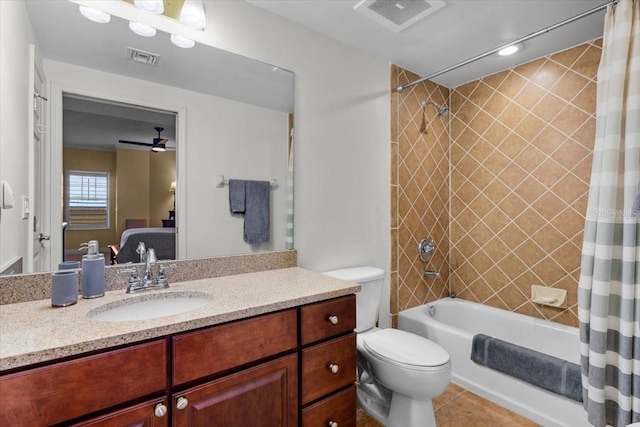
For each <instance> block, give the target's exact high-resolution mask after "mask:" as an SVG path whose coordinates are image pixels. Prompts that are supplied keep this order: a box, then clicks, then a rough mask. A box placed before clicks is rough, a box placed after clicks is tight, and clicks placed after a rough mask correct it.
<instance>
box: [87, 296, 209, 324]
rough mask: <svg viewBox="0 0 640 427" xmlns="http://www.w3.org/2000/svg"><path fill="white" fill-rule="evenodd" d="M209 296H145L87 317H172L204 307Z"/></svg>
mask: <svg viewBox="0 0 640 427" xmlns="http://www.w3.org/2000/svg"><path fill="white" fill-rule="evenodd" d="M209 303H211V296H210V295H209V294H206V293H204V292H190V291H185V292H167V293H162V294H145V295H140V296H137V297H132V298H128V299H125V300H122V301H116V302H112V303H109V304H105V305H103V306H100V307H97V308H94V309H93V310H91V311H90V312H89V313H87V317H88V318H89V319H90V320H95V321H99V322H125V321H133V320H149V319H156V318H158V317H165V316H172V315H174V314H180V313H185V312H187V311H191V310H195V309H197V308H201V307H204V306H205V305H207V304H209Z"/></svg>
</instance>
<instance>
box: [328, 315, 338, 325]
mask: <svg viewBox="0 0 640 427" xmlns="http://www.w3.org/2000/svg"><path fill="white" fill-rule="evenodd" d="M329 322H331V323H332V324H334V325H337V324H338V316H329Z"/></svg>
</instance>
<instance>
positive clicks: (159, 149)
mask: <svg viewBox="0 0 640 427" xmlns="http://www.w3.org/2000/svg"><path fill="white" fill-rule="evenodd" d="M151 151H155V152H156V153H162V152H163V151H167V149H166V148H165V146H164V144H158V145H154V146H153V147H151Z"/></svg>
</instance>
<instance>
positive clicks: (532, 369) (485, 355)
mask: <svg viewBox="0 0 640 427" xmlns="http://www.w3.org/2000/svg"><path fill="white" fill-rule="evenodd" d="M471 360H473V361H474V362H476V363H479V364H481V365H485V366H487V367H489V368H491V369H495V370H496V371H499V372H502V373H504V374H507V375H510V376H512V377H515V378H518V379H520V380H522V381H526V382H528V383H529V384H533V385H535V386H537V387H540V388H543V389H545V390H548V391H551V392H553V393H556V394H560V395H562V396H565V397H568V398H570V399H573V400H577V401H578V402H582V380H581V378H580V366H579V365H578V364H576V363H571V362H568V361H566V360H563V359H559V358H557V357H553V356H549V355H548V354H544V353H540V352H538V351H535V350H531V349H528V348H525V347H521V346H519V345H515V344H512V343H508V342H506V341H502V340H499V339H497V338H493V337H490V336H487V335H483V334H478V335H475V336H474V337H473V342H472V344H471Z"/></svg>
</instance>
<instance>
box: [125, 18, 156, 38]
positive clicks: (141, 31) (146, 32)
mask: <svg viewBox="0 0 640 427" xmlns="http://www.w3.org/2000/svg"><path fill="white" fill-rule="evenodd" d="M129 28H130V29H131V31H133V32H134V33H136V34H138V35H140V36H143V37H153V36H155V35H156V29H155V28H153V27H150V26H148V25H146V24H141V23H139V22H134V21H129Z"/></svg>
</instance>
